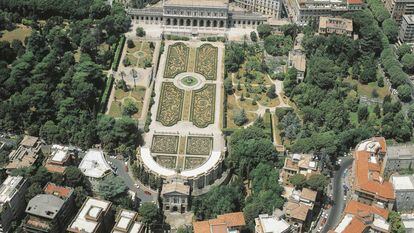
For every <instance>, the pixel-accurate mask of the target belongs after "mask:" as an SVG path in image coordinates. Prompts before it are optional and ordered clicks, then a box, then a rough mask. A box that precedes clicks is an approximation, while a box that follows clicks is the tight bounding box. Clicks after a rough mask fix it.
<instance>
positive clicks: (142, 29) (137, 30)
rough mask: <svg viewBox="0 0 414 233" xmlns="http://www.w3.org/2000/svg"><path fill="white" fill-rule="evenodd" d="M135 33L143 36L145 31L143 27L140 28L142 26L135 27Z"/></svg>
mask: <svg viewBox="0 0 414 233" xmlns="http://www.w3.org/2000/svg"><path fill="white" fill-rule="evenodd" d="M135 34H136V35H137V36H138V37H144V36H145V34H146V33H145V31H144V28H142V27H137V29H136V31H135Z"/></svg>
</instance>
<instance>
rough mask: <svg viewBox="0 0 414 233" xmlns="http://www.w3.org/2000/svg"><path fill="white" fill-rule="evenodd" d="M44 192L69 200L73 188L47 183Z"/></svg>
mask: <svg viewBox="0 0 414 233" xmlns="http://www.w3.org/2000/svg"><path fill="white" fill-rule="evenodd" d="M43 191H44V192H45V193H46V194H52V195H55V196H58V197H60V198H68V197H69V196H70V195H71V193H72V189H71V188H67V187H62V186H57V185H55V184H53V183H47V185H46V186H45V188H44V189H43Z"/></svg>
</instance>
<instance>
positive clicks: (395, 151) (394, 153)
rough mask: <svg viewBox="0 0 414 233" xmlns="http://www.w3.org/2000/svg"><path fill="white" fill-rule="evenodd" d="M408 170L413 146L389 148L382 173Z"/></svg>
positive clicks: (413, 155) (413, 166)
mask: <svg viewBox="0 0 414 233" xmlns="http://www.w3.org/2000/svg"><path fill="white" fill-rule="evenodd" d="M413 26H414V24H413ZM413 29H414V27H413ZM413 33H414V31H413ZM413 36H414V34H413ZM408 169H414V144H408V145H394V146H389V147H388V148H387V156H386V157H385V158H384V168H383V170H384V172H386V173H390V174H391V173H393V172H398V171H401V170H408Z"/></svg>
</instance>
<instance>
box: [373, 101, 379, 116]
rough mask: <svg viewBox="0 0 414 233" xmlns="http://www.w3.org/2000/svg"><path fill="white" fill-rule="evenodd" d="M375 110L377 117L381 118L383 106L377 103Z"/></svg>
mask: <svg viewBox="0 0 414 233" xmlns="http://www.w3.org/2000/svg"><path fill="white" fill-rule="evenodd" d="M373 112H374V113H375V115H376V116H377V118H381V108H380V106H379V104H376V105H375V107H374V111H373Z"/></svg>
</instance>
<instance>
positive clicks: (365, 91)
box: [344, 77, 390, 99]
mask: <svg viewBox="0 0 414 233" xmlns="http://www.w3.org/2000/svg"><path fill="white" fill-rule="evenodd" d="M344 82H347V83H350V84H353V85H357V87H358V94H359V95H361V96H366V97H368V98H375V97H374V96H373V91H374V90H375V91H376V92H377V94H378V97H376V98H379V99H384V97H385V96H386V95H389V94H390V92H389V90H388V89H389V87H388V86H387V84H384V86H383V87H379V86H378V84H377V82H370V83H368V84H361V83H360V82H358V80H354V79H351V78H350V77H349V78H347V79H345V80H344Z"/></svg>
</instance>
